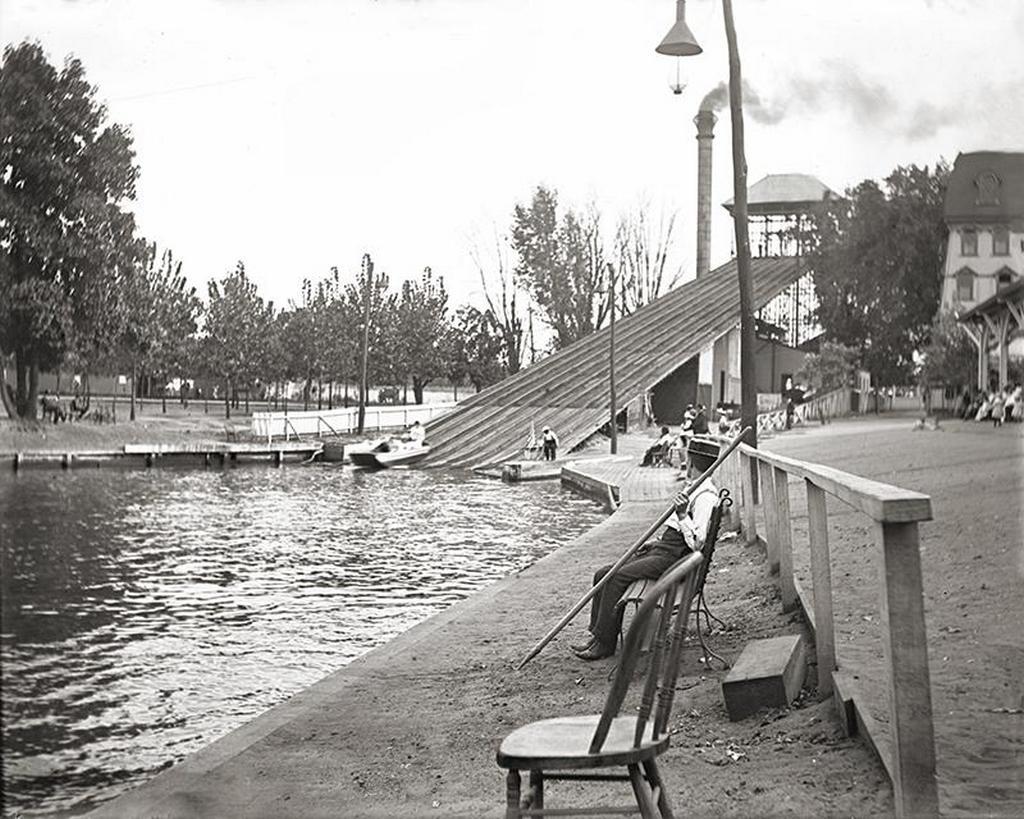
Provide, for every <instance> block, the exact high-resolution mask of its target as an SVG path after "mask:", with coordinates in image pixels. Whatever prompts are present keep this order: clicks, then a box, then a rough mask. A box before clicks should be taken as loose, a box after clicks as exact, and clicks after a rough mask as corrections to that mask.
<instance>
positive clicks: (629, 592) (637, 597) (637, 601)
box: [618, 489, 732, 668]
mask: <svg viewBox="0 0 1024 819" xmlns="http://www.w3.org/2000/svg"><path fill="white" fill-rule="evenodd" d="M729 506H732V498H731V497H729V490H728V489H721V490H719V492H718V500H717V501H716V502H715V506H714V508H713V509H712V510H711V519H710V520H708V530H707V533H706V534H705V536H704V544H703V546H702V547H701V554H703V555H704V561H703V563H701V565H700V568H699V569H698V570H697V588H696V591H695V593H694V597H693V600H694V605H693V611H692V613H693V615H694V616H695V618H696V621H697V639H698V640H699V641H700V647H701V651H703V653H704V663H705V664H707V663H709V662H711V658H714V659H716V660H718V661H719V662H720V663H721V664H722V666H723V667H724V668H728V667H729V663H728V662H727V661H726V660H725V658H724V657H722V656H721V655H719V654H716V653H715V652H714V651H712V650H711V649H710V648H709V647H708V645H707V643H706V642H705V640H704V633H703V629H702V627H701V615H703V616H704V623H705V625H706V627H707V630H708V631H709V632H710V631H711V621H712V620H714V621H715V622H716V623H718V624H719V625H720V626H721V627H722V628H727V626H726V625H725V623H724V622H722V620H720V619H719V618H718V617H716V616H715V615H714V614H712V613H711V609H710V608H709V607H708V604H707V600H706V599H705V597H704V584H705V581H706V580H707V576H708V569H709V568H710V566H711V561H712V559H713V557H714V554H715V545H716V544H717V542H718V534H719V530H720V529H721V527H722V517H723V515H724V513H725V509H726V508H728V507H729ZM657 582H658V581H657V580H654V579H653V578H645V579H643V580H634V581H633V582H632V583H631V584H630V585H629V586H628V587H627V588H626V591H625V592H624V593H623V595H622V597H620V598H619V602H618V605H619V607H620V608H621V609H622V610H623V612H625V609H626V606H629V605H633V606H635V607H636V608H637V609H639V608H640V605H641V604H642V603H643V601H644V598H645V596H646V595H647V593H648V592H649V590H650V589H652V588H654V586H655V584H656V583H657Z"/></svg>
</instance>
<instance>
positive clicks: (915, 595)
mask: <svg viewBox="0 0 1024 819" xmlns="http://www.w3.org/2000/svg"><path fill="white" fill-rule="evenodd" d="M876 537H877V538H878V542H879V544H880V546H881V548H880V550H879V552H880V554H881V559H882V563H881V575H882V577H881V579H882V606H881V611H882V629H883V635H882V645H883V648H884V652H885V659H886V665H887V666H888V668H889V728H890V734H891V738H892V753H893V758H892V760H891V762H892V765H891V770H892V773H893V780H894V781H893V792H894V796H895V798H896V815H897V816H900V817H903V816H937V815H938V812H939V799H938V789H937V784H936V781H935V734H934V728H933V725H932V695H931V682H930V678H929V674H928V644H927V640H926V637H927V635H926V631H925V621H924V594H923V587H922V583H921V554H920V551H919V544H918V532H917V523H916V522H915V523H877V524H876Z"/></svg>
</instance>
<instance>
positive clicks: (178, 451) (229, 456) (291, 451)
mask: <svg viewBox="0 0 1024 819" xmlns="http://www.w3.org/2000/svg"><path fill="white" fill-rule="evenodd" d="M322 449H323V444H322V443H321V442H319V441H316V442H307V441H277V442H272V443H265V442H238V441H182V442H179V443H173V444H167V443H162V444H156V443H153V444H125V445H124V446H123V447H122V448H121V449H105V450H100V449H93V450H74V451H69V452H60V451H57V450H52V449H51V450H36V451H28V452H15V453H7V454H5V455H4V456H3V457H4V458H9V459H10V461H11V464H12V465H13V467H14V469H15V470H18V469H24V468H26V467H37V466H38V467H60V468H62V469H71V468H73V467H74V468H78V467H84V466H91V467H98V466H116V465H121V466H136V465H138V466H156V465H158V464H160V463H161V462H163V463H166V464H168V465H170V464H179V463H195V462H197V461H198V462H201V463H202V464H203V465H206V466H208V465H210V464H211V463H212V464H218V465H222V464H225V463H231V462H237V461H271V462H273V463H276V464H280V463H284V462H285V461H305V460H309V459H310V458H313V457H314V456H316V455H318V454H319V453H320V452H321V450H322Z"/></svg>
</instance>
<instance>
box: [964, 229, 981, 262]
mask: <svg viewBox="0 0 1024 819" xmlns="http://www.w3.org/2000/svg"><path fill="white" fill-rule="evenodd" d="M960 255H961V256H977V255H978V231H976V230H975V229H974V228H964V229H963V230H961V231H960Z"/></svg>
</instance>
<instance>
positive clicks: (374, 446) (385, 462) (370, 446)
mask: <svg viewBox="0 0 1024 819" xmlns="http://www.w3.org/2000/svg"><path fill="white" fill-rule="evenodd" d="M429 452H430V447H429V446H427V445H426V444H424V443H423V442H421V441H399V440H396V439H394V438H391V439H384V440H381V441H369V442H367V443H365V444H355V445H353V446H350V447H349V448H348V459H349V462H350V463H352V465H353V466H363V467H368V468H371V469H387V468H389V467H394V466H408V465H410V464H414V463H416V462H417V461H420V460H422V459H423V458H425V457H426V456H427V454H428V453H429Z"/></svg>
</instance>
